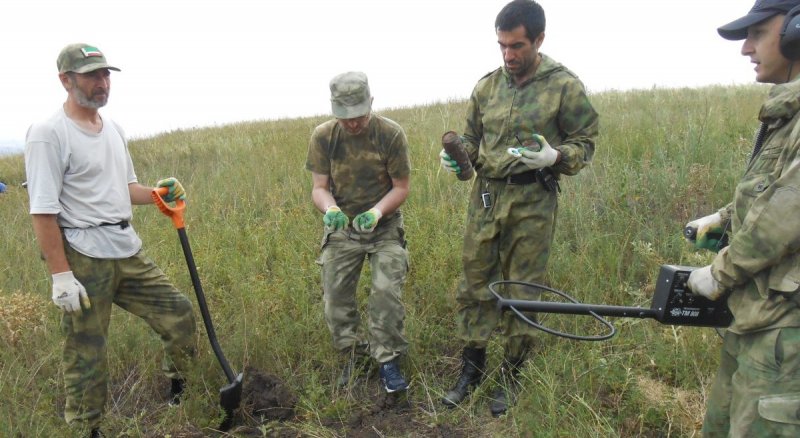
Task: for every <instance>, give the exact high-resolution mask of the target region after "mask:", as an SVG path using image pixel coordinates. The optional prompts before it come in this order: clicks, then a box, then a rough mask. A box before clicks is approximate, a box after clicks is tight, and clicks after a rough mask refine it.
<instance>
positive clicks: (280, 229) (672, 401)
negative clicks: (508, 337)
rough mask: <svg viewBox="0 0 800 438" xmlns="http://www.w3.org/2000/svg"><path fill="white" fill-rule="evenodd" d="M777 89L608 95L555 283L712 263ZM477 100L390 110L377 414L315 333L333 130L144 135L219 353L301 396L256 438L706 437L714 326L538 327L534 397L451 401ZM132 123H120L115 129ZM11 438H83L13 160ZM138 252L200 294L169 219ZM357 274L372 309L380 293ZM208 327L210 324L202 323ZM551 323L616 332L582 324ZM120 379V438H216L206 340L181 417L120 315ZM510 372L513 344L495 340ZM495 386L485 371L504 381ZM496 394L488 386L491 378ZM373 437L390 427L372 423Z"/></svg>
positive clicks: (116, 331) (113, 408) (629, 291)
mask: <svg viewBox="0 0 800 438" xmlns="http://www.w3.org/2000/svg"><path fill="white" fill-rule="evenodd" d="M766 91H767V89H766V88H764V87H757V86H753V87H710V88H701V89H679V90H658V89H654V90H644V91H630V92H606V93H601V94H595V95H593V96H592V100H593V102H594V104H595V106H596V108H597V110H598V112H599V113H600V114H601V135H600V138H599V141H598V145H597V153H596V155H595V159H594V164H593V165H592V166H591V167H589V168H587V169H585V170H584V171H582V172H581V173H580V174H579V175H578V176H575V177H570V178H565V180H564V181H563V182H562V193H561V195H560V211H559V215H560V216H559V222H558V225H557V235H556V238H555V247H554V251H553V255H552V258H551V263H550V270H549V284H551V285H552V286H553V287H556V288H559V289H563V290H565V291H568V292H569V293H571V294H572V295H573V296H575V297H576V298H578V299H579V300H581V301H583V302H586V303H603V304H616V305H629V306H632V305H641V306H644V307H647V306H649V300H650V296H651V294H652V291H653V287H652V285H653V283H654V281H655V276H656V275H657V273H658V268H659V266H660V265H661V264H664V263H671V264H684V265H693V266H700V265H703V264H706V263H708V262H709V261H710V259H711V258H710V257H711V255H710V254H707V253H698V252H694V251H693V250H692V249H691V248H690V246H689V245H687V244H686V243H685V242H684V241H683V240H682V238H681V229H682V227H683V225H684V224H685V223H686V222H687V220H689V219H692V218H695V217H698V216H701V215H705V214H708V213H710V212H712V211H713V210H714V209H716V208H717V207H719V206H722V205H724V204H725V203H726V202H727V201H728V200H729V197H730V196H731V195H732V190H733V187H734V184H735V182H736V180H737V178H738V176H739V175H740V174H741V173H742V171H743V168H744V163H745V160H746V158H747V155H748V153H749V152H750V149H751V147H752V138H753V136H754V133H755V130H756V128H757V122H756V119H755V118H756V114H757V111H758V107H759V105H760V103H761V101H762V100H763V98H764V96H765V95H766ZM464 111H465V104H464V102H448V103H439V104H433V105H428V106H421V107H413V108H401V109H396V110H389V111H383V112H382V113H383V114H384V115H386V116H388V117H390V118H392V119H394V120H395V121H397V122H399V123H400V124H401V125H402V126H403V127H404V128H405V130H406V133H407V134H408V138H409V142H410V145H411V154H412V166H413V174H412V187H411V195H410V197H409V199H408V201H407V202H406V205H405V206H404V207H403V211H404V214H405V216H406V227H407V234H408V237H409V250H410V255H411V272H410V275H409V279H408V283H407V285H406V288H405V295H404V300H405V303H406V305H407V320H406V323H407V324H406V330H407V335H408V338H409V340H410V341H411V349H410V354H409V356H408V357H407V358H406V359H405V363H404V368H405V369H406V370H407V372H408V374H409V377H410V378H411V379H412V380H413V383H412V389H411V391H410V393H409V396H408V400H407V402H404V403H399V404H397V405H390V404H388V403H384V402H383V401H381V397H380V395H379V394H380V390H379V388H378V383H377V381H376V380H377V379H375V378H373V379H372V380H370V381H369V382H368V383H367V384H366V385H364V386H363V387H360V388H356V389H355V390H353V391H337V390H335V389H334V387H333V384H332V382H333V381H334V380H335V376H336V374H337V373H338V369H339V367H340V362H339V358H338V357H336V355H335V353H334V350H333V349H332V347H331V342H330V336H329V334H328V331H327V328H326V326H325V323H324V321H323V318H322V307H323V306H322V300H321V298H322V293H321V287H320V284H319V269H318V266H317V265H316V264H315V258H316V257H317V255H318V249H319V240H320V235H321V225H322V224H321V216H320V215H319V214H318V213H317V212H316V211H315V210H314V208H313V207H312V204H311V201H310V188H311V181H310V179H311V178H310V174H309V173H308V172H307V171H305V170H304V162H305V155H306V147H307V142H308V138H309V136H310V133H311V130H312V129H313V127H314V126H315V125H317V124H318V123H320V122H322V121H323V120H325V119H324V118H319V117H318V118H304V119H293V120H280V121H268V122H250V123H240V124H235V125H231V126H225V127H221V128H214V129H197V130H191V131H178V132H172V133H169V134H164V135H160V136H157V137H154V138H149V139H143V140H137V141H133V142H132V143H131V144H130V149H131V152H132V154H133V159H134V163H135V165H136V169H137V173H138V176H139V179H140V181H142V182H143V183H145V184H153V183H155V181H156V180H157V179H159V178H161V177H164V176H169V175H174V176H177V177H178V178H179V179H180V180H181V181H182V182H183V184H184V186H185V187H186V188H187V191H188V196H189V204H188V209H187V214H186V222H187V225H186V228H187V232H188V235H189V238H190V240H191V243H192V248H193V252H194V256H195V260H196V262H197V264H198V268H199V272H200V277H201V280H202V282H203V286H204V289H205V291H206V294H207V298H208V302H209V306H210V309H211V313H212V315H213V317H214V321H215V324H216V330H217V333H218V335H219V338H220V342H221V344H222V346H223V349H224V350H225V352H226V354H227V356H228V359H229V360H230V362H231V364H232V365H233V367H234V368H235V369H237V370H241V369H243V368H244V367H245V366H248V367H254V369H257V370H261V371H264V372H266V373H270V374H274V375H275V376H277V377H278V378H279V379H281V380H282V381H283V382H285V384H286V385H287V386H288V388H289V389H291V390H292V391H293V392H294V393H295V394H296V396H297V405H296V407H295V416H294V418H293V419H291V420H289V421H285V422H282V423H277V422H266V421H264V420H262V419H261V418H259V416H258V415H257V414H253V413H252V412H251V411H248V412H245V413H244V414H243V415H242V417H241V418H240V419H239V424H240V427H239V429H238V431H237V432H236V433H237V434H238V435H241V436H262V435H263V436H274V435H281V436H295V435H297V436H322V437H331V436H343V435H347V436H487V435H488V436H509V435H526V436H545V437H549V436H554V437H555V436H580V437H587V436H603V437H605V436H653V437H655V436H676V437H677V436H696V435H698V430H699V424H700V421H701V419H702V414H703V411H704V402H705V398H706V391H707V388H708V385H709V381H710V378H711V377H712V376H713V373H714V371H715V367H716V364H717V356H718V352H719V346H720V339H719V337H718V336H717V335H716V333H715V332H714V331H713V330H712V329H706V328H691V327H672V326H664V325H660V324H658V323H656V322H653V321H650V320H637V319H621V318H618V319H612V321H613V322H614V323H615V325H616V327H617V329H618V334H617V335H616V336H615V337H614V338H613V339H612V340H610V341H606V342H594V343H591V342H576V341H570V340H566V339H562V338H556V337H552V336H548V335H546V334H544V333H543V334H542V336H541V338H540V339H541V345H540V348H539V351H538V353H537V355H536V356H535V357H533V358H532V360H530V361H529V363H528V365H527V367H526V368H525V370H524V372H523V378H524V380H525V392H524V393H522V394H521V395H520V399H519V402H518V404H517V406H516V407H515V408H514V409H513V410H512V411H511V414H510V415H508V416H506V417H504V418H501V419H494V418H492V417H491V416H490V415H489V412H488V403H487V398H488V396H489V393H490V389H491V386H493V385H491V384H484V385H482V387H481V388H479V390H478V391H477V392H476V394H475V396H474V397H473V398H472V399H471V401H470V402H469V403H467V404H465V405H464V406H463V407H462V408H459V409H455V410H447V409H445V408H444V407H443V406H442V405H441V404H440V403H439V401H438V400H439V398H440V397H441V395H442V394H443V392H444V391H446V390H447V389H448V387H449V386H450V385H451V384H452V383H453V382H454V379H455V377H456V376H457V372H458V369H459V353H460V348H461V345H460V344H459V343H458V341H457V340H456V339H455V335H454V299H453V298H454V290H455V286H456V282H457V278H458V275H459V272H460V266H459V264H460V263H459V260H460V247H461V238H462V230H463V227H464V217H465V208H466V197H467V193H468V190H469V184H467V183H462V182H459V181H458V180H457V179H455V178H453V177H452V176H451V175H448V174H445V172H440V170H439V165H438V158H437V154H438V152H439V150H440V148H441V146H440V143H439V140H440V138H441V134H442V133H443V132H444V131H446V130H450V129H456V130H459V131H460V130H461V129H462V127H463V115H464ZM122 122H123V123H124V121H122ZM0 177H2V180H3V181H4V182H6V183H7V184H8V185H9V190H8V192H7V193H5V194H2V195H0V224H2V226H0V257H2V259H3V262H2V263H0V399H2V400H3V403H0V436H24V437H31V436H42V437H50V436H68V435H69V434H70V432H69V431H68V429H66V427H65V426H64V424H63V420H62V419H60V418H59V415H61V414H62V411H63V402H64V394H63V381H62V374H61V370H60V366H59V358H60V349H61V336H60V334H59V325H58V322H59V313H58V312H57V311H56V309H55V307H54V306H53V305H52V303H51V302H50V281H49V276H48V274H47V271H46V268H45V266H44V263H43V262H42V261H41V260H40V258H39V252H38V247H37V245H36V242H35V240H34V236H33V232H32V229H31V225H30V218H29V216H28V213H27V211H28V210H27V209H28V207H27V206H28V200H27V194H26V192H25V190H24V189H22V188H21V187H20V183H21V182H23V181H24V180H25V176H24V166H23V160H22V157H21V156H15V157H5V158H0ZM133 224H134V226H135V228H136V229H137V231H138V232H139V233H140V235H141V237H142V239H143V240H144V242H145V250H146V252H147V253H148V255H149V256H151V257H152V258H153V259H154V260H156V262H157V263H158V264H159V265H160V266H161V267H162V268H163V269H164V270H165V271H166V272H167V274H168V275H169V276H170V277H171V278H172V279H173V280H174V282H175V283H176V284H177V285H178V286H179V288H181V290H183V291H185V293H187V294H188V295H190V296H191V297H192V300H193V301H194V294H193V291H192V286H191V282H190V279H189V276H188V274H187V271H186V265H185V262H184V259H183V254H182V252H181V249H180V244H179V242H178V239H177V236H176V233H175V230H174V229H173V228H172V225H171V223H170V221H169V220H168V219H167V218H165V217H164V216H162V215H161V214H160V213H159V212H158V211H157V209H156V208H155V207H151V206H145V207H137V208H136V209H135V217H134V221H133ZM367 277H368V275H364V276H363V277H362V284H361V287H360V288H359V299H360V301H361V302H362V303H363V302H365V297H366V294H367V291H368V283H367V282H366V278H367ZM198 321H199V313H198ZM544 321H545V323H546V324H551V325H553V326H554V327H561V328H563V329H566V330H571V331H576V332H579V333H583V334H593V333H594V334H596V333H600V332H601V331H602V327H598V326H597V325H596V324H595V323H593V322H592V321H591V320H588V319H585V318H583V317H566V316H555V315H551V316H548V317H547V318H545V319H544ZM110 330H111V336H110V345H109V366H110V371H111V400H110V402H109V406H108V417H107V420H106V423H105V426H104V427H105V429H106V430H107V431H108V432H110V434H111V435H112V436H114V435H118V436H165V435H170V436H173V437H178V436H204V435H213V431H212V428H213V427H215V426H216V425H217V424H218V422H219V419H220V412H219V407H218V405H217V402H218V399H217V397H218V396H217V391H218V389H219V388H220V387H221V386H222V385H224V383H225V382H224V376H223V374H222V373H221V370H220V369H219V367H218V365H217V363H216V360H215V358H214V355H213V354H212V352H211V350H210V348H209V347H208V342H207V340H206V338H205V333H204V332H203V331H202V330H201V331H200V332H199V333H198V345H199V346H200V356H199V359H198V361H197V363H196V366H195V368H194V369H193V370H192V371H191V372H190V375H189V376H188V378H189V382H190V387H189V389H188V393H187V396H186V398H185V402H184V403H183V404H182V405H181V406H180V407H179V408H167V407H166V406H165V400H166V392H167V387H168V382H167V381H166V379H165V378H163V377H162V376H161V375H160V374H159V372H158V367H159V359H160V357H161V351H160V344H159V341H158V340H157V339H156V338H155V336H154V335H153V334H152V333H151V332H150V331H149V329H148V328H147V327H146V326H145V324H144V323H142V322H141V321H140V320H138V319H136V318H135V317H131V316H130V315H128V314H127V313H125V312H122V311H115V314H114V316H113V318H112V323H111V329H110ZM489 350H490V354H491V356H490V357H491V361H490V364H489V365H490V366H491V367H495V366H497V362H498V359H499V357H500V355H501V351H500V350H501V349H500V344H499V343H497V342H496V341H495V342H493V343H492V344H491V345H490V348H489ZM491 378H492V376H490V379H491ZM487 383H490V382H487ZM373 425H374V426H375V427H374V428H373Z"/></svg>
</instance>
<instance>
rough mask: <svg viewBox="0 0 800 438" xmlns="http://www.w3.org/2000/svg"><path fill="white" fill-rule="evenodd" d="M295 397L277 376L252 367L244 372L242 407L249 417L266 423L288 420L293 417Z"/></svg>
mask: <svg viewBox="0 0 800 438" xmlns="http://www.w3.org/2000/svg"><path fill="white" fill-rule="evenodd" d="M296 404H297V395H295V394H294V393H293V392H292V391H291V390H290V389H289V387H288V386H287V385H286V384H285V383H284V382H283V381H282V380H281V379H279V378H278V377H277V376H275V375H272V374H268V373H265V372H263V371H261V370H258V369H256V368H253V367H247V368H246V369H245V371H244V382H242V406H243V407H244V409H246V410H247V411H248V412H249V413H250V414H251V415H253V416H254V417H256V418H258V417H261V418H263V420H264V421H265V422H266V421H273V420H281V421H283V420H289V419H291V418H292V417H294V407H295V405H296Z"/></svg>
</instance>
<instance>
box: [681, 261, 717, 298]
mask: <svg viewBox="0 0 800 438" xmlns="http://www.w3.org/2000/svg"><path fill="white" fill-rule="evenodd" d="M686 284H687V286H689V290H691V291H692V293H694V294H697V295H702V296H704V297H706V298H708V299H709V300H711V301H716V300H718V299H719V297H721V296H722V293H723V292H725V290H724V289H723V288H722V286H720V284H719V282H718V281H717V280H715V279H714V277H713V276H712V275H711V265H707V266H703V267H702V268H699V269H695V270H694V271H692V273H691V274H689V281H687V282H686Z"/></svg>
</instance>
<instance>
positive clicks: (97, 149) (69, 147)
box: [25, 109, 142, 259]
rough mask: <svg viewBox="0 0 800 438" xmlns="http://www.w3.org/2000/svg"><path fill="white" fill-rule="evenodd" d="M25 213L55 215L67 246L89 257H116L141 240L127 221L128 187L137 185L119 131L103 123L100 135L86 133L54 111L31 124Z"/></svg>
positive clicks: (138, 245) (135, 248)
mask: <svg viewBox="0 0 800 438" xmlns="http://www.w3.org/2000/svg"><path fill="white" fill-rule="evenodd" d="M25 172H26V174H27V178H28V196H29V198H30V214H56V215H58V216H57V217H58V225H59V226H60V227H62V228H64V235H65V236H66V238H67V242H69V245H70V246H71V247H72V248H74V249H75V250H76V251H78V252H80V253H82V254H85V255H87V256H90V257H95V258H104V259H120V258H125V257H130V256H132V255H134V254H136V253H137V252H138V251H139V250H140V249H141V247H142V241H141V239H139V236H138V235H137V234H136V232H135V231H134V230H133V227H132V226H129V227H127V228H125V229H123V228H122V227H120V226H100V224H103V223H111V224H115V223H118V222H121V221H129V220H130V219H131V217H132V214H133V211H132V208H131V199H130V193H129V192H128V184H130V183H134V182H137V179H136V173H135V172H134V170H133V162H132V161H131V156H130V153H129V152H128V145H127V141H126V140H125V137H124V133H123V132H122V129H120V127H119V126H117V124H116V123H114V122H113V121H111V120H110V119H106V118H104V119H103V129H102V131H100V132H99V133H91V132H86V131H84V130H83V129H81V128H80V127H79V126H78V125H77V124H76V123H75V122H74V121H72V120H71V119H70V118H69V117H67V115H66V113H64V110H63V109H59V110H58V111H57V112H56V113H55V114H53V116H52V117H50V118H49V119H47V120H45V121H43V122H40V123H34V124H33V125H31V127H30V128H28V134H27V137H26V139H25Z"/></svg>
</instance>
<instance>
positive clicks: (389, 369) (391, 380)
mask: <svg viewBox="0 0 800 438" xmlns="http://www.w3.org/2000/svg"><path fill="white" fill-rule="evenodd" d="M398 361H399V360H398V358H396V357H395V358H394V359H392V360H390V361H389V362H384V363H382V364H381V367H380V375H381V383H383V387H384V388H385V389H386V392H387V393H389V394H391V393H393V392H397V391H405V390H406V389H408V387H409V385H408V382H406V378H405V377H403V375H402V374H401V373H400V366H398V365H397V362H398Z"/></svg>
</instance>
